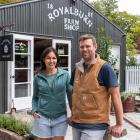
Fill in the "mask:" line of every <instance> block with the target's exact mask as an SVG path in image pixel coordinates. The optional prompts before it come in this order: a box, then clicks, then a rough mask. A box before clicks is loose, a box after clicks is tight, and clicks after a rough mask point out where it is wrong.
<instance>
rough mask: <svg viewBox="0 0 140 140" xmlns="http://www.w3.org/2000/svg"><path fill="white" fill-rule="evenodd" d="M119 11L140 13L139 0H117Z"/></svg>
mask: <svg viewBox="0 0 140 140" xmlns="http://www.w3.org/2000/svg"><path fill="white" fill-rule="evenodd" d="M118 6H119V11H126V12H127V13H130V14H133V15H140V0H118Z"/></svg>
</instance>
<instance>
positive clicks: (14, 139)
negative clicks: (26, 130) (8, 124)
mask: <svg viewBox="0 0 140 140" xmlns="http://www.w3.org/2000/svg"><path fill="white" fill-rule="evenodd" d="M0 140H26V138H24V137H23V136H19V135H18V134H16V133H14V132H11V131H8V130H5V129H0Z"/></svg>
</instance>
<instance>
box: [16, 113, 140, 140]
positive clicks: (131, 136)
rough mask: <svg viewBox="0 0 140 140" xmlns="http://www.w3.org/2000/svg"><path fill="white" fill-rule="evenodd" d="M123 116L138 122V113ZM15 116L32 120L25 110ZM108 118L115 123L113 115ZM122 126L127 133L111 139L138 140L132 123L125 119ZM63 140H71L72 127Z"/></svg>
mask: <svg viewBox="0 0 140 140" xmlns="http://www.w3.org/2000/svg"><path fill="white" fill-rule="evenodd" d="M124 115H125V116H127V117H128V118H129V119H130V120H132V122H134V124H138V126H139V124H140V113H136V112H133V113H125V114H124ZM15 116H16V117H17V118H19V119H21V118H22V120H24V121H26V122H31V121H32V119H33V118H32V116H31V115H28V114H27V113H26V112H21V113H17V114H16V115H15ZM110 119H111V125H113V124H114V123H115V116H113V115H110ZM124 128H126V129H127V133H128V134H127V135H126V136H124V137H122V138H114V137H113V138H112V140H140V129H137V128H136V127H134V126H133V125H132V124H130V123H128V122H127V121H125V124H124ZM139 128H140V127H139ZM65 140H72V129H71V127H68V131H67V135H66V138H65Z"/></svg>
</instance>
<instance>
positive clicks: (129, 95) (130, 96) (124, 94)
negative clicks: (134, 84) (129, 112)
mask: <svg viewBox="0 0 140 140" xmlns="http://www.w3.org/2000/svg"><path fill="white" fill-rule="evenodd" d="M134 97H135V95H134V94H133V93H131V92H125V91H124V92H121V99H122V100H123V101H125V100H127V99H133V98H134Z"/></svg>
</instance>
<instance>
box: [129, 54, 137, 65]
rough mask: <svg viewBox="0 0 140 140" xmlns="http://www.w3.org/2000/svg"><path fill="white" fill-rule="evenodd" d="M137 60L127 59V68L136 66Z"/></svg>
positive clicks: (130, 57)
mask: <svg viewBox="0 0 140 140" xmlns="http://www.w3.org/2000/svg"><path fill="white" fill-rule="evenodd" d="M136 62H137V59H136V58H135V57H134V56H129V57H128V58H127V66H136V65H137V64H136Z"/></svg>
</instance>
